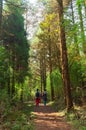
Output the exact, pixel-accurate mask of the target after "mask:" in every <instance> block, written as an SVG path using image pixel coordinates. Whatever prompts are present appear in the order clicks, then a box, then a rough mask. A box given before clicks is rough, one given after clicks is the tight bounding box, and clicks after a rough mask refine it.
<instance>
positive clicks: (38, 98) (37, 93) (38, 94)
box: [35, 89, 40, 106]
mask: <svg viewBox="0 0 86 130" xmlns="http://www.w3.org/2000/svg"><path fill="white" fill-rule="evenodd" d="M35 101H36V106H39V103H40V92H39V89H37V90H36V94H35Z"/></svg>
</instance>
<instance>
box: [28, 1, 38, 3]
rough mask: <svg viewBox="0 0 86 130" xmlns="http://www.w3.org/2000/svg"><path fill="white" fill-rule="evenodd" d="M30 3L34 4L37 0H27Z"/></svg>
mask: <svg viewBox="0 0 86 130" xmlns="http://www.w3.org/2000/svg"><path fill="white" fill-rule="evenodd" d="M29 1H30V3H36V1H37V0H29Z"/></svg>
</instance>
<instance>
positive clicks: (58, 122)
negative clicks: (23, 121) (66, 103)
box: [34, 104, 71, 130]
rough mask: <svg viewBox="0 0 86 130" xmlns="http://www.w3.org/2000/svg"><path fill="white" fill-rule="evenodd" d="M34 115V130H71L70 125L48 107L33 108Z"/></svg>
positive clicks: (41, 105)
mask: <svg viewBox="0 0 86 130" xmlns="http://www.w3.org/2000/svg"><path fill="white" fill-rule="evenodd" d="M34 115H35V118H34V124H35V130H71V126H70V124H68V123H67V122H66V121H65V119H64V117H63V116H61V115H60V114H59V113H58V112H55V111H54V110H53V109H52V107H51V106H50V105H47V106H44V105H43V104H40V106H35V108H34Z"/></svg>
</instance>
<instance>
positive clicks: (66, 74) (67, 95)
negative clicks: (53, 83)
mask: <svg viewBox="0 0 86 130" xmlns="http://www.w3.org/2000/svg"><path fill="white" fill-rule="evenodd" d="M57 2H58V9H59V10H58V20H59V41H60V53H61V66H62V67H61V68H62V78H63V84H64V94H65V100H66V106H67V111H70V110H71V109H72V107H73V102H72V97H71V85H70V77H69V72H68V58H67V48H66V38H65V28H64V25H63V23H64V19H63V1H62V0H57Z"/></svg>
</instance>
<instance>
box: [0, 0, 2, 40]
mask: <svg viewBox="0 0 86 130" xmlns="http://www.w3.org/2000/svg"><path fill="white" fill-rule="evenodd" d="M2 8H3V0H0V40H1V32H2Z"/></svg>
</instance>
